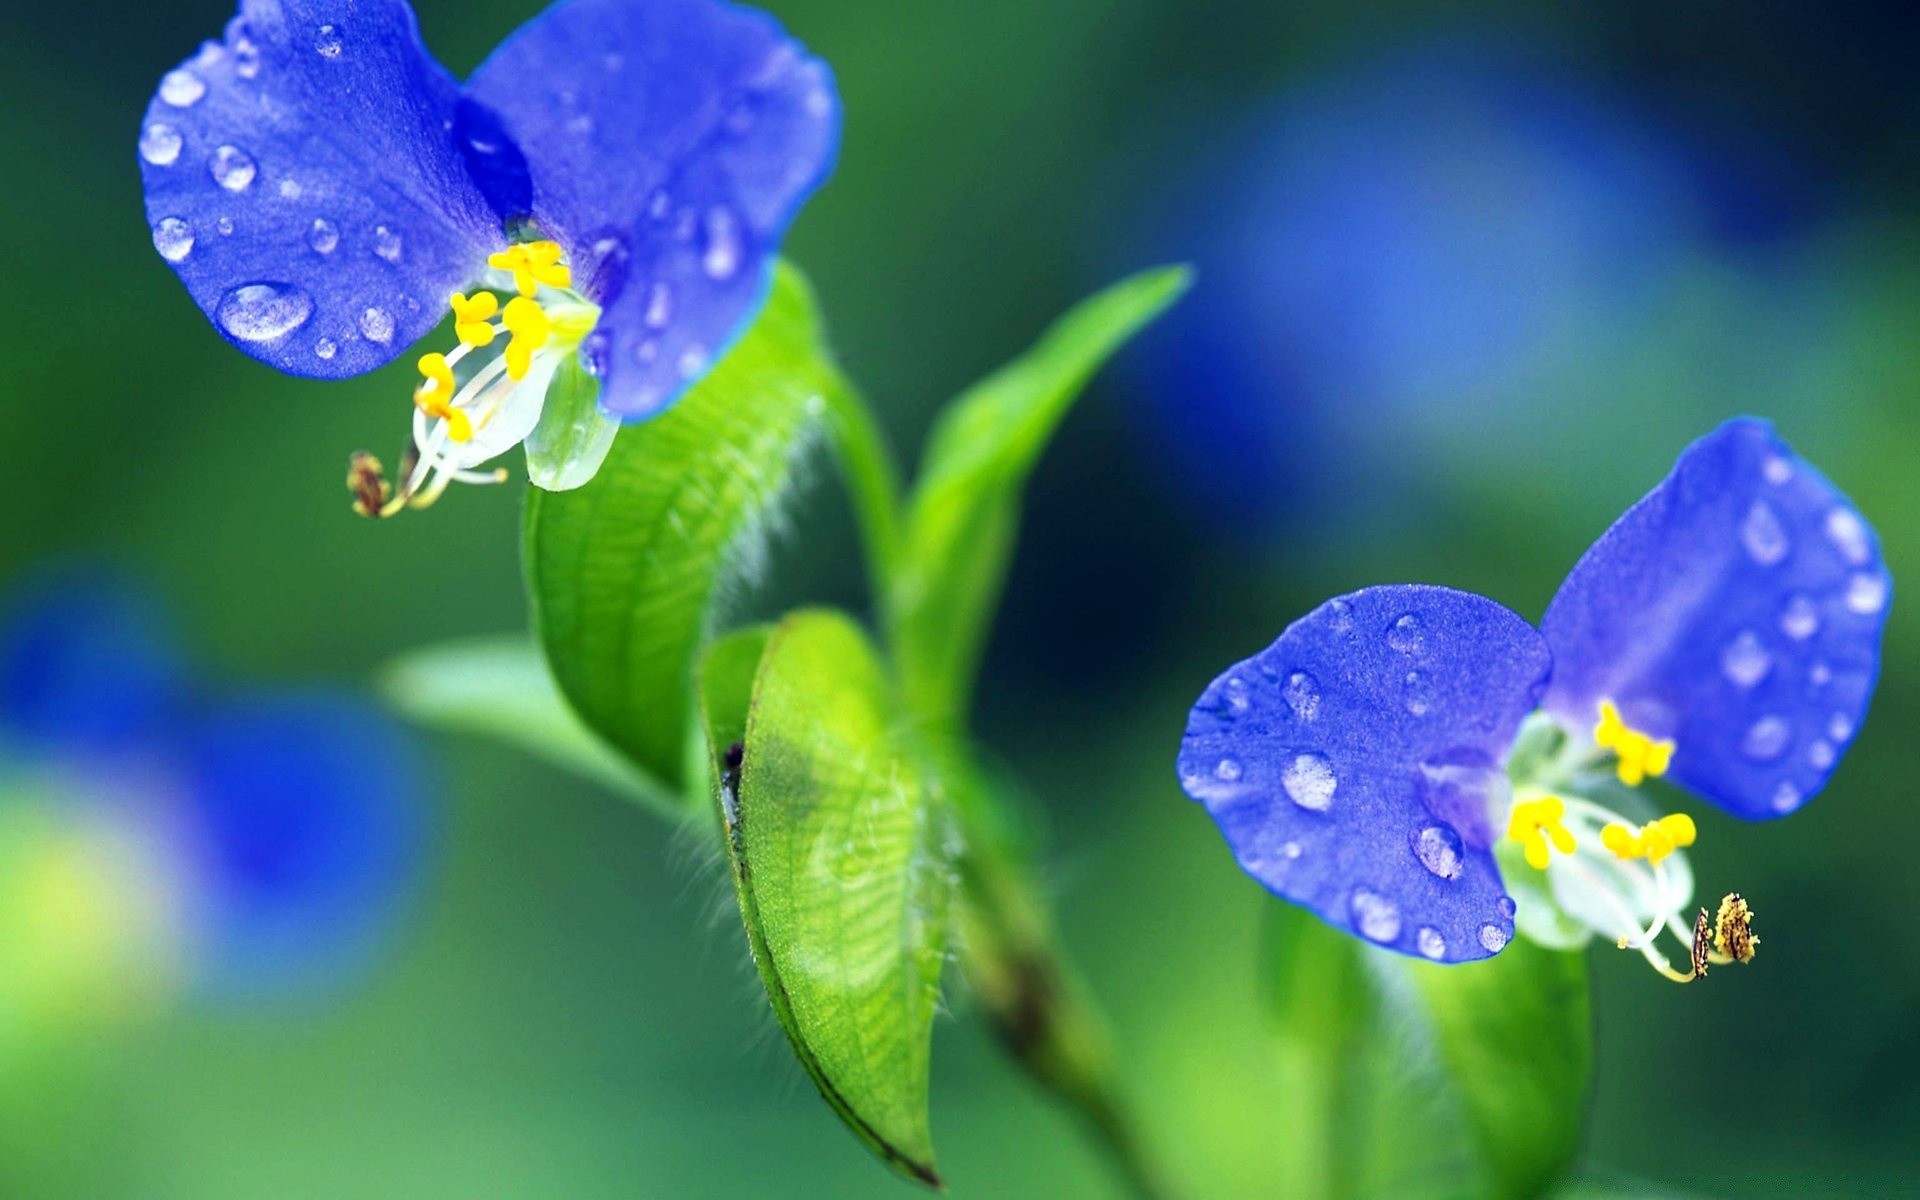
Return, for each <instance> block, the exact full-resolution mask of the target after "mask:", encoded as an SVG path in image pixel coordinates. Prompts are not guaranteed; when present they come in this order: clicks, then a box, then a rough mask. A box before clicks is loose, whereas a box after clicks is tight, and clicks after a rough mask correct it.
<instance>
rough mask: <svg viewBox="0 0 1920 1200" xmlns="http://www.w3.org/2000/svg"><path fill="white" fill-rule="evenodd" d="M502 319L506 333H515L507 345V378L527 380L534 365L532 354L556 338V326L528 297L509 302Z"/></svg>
mask: <svg viewBox="0 0 1920 1200" xmlns="http://www.w3.org/2000/svg"><path fill="white" fill-rule="evenodd" d="M501 320H502V321H503V322H504V323H505V324H506V327H507V332H509V333H511V334H513V340H512V341H511V342H508V343H507V375H508V376H509V377H510V378H512V379H515V380H519V379H525V378H526V377H527V370H528V368H529V367H530V366H531V365H532V363H533V352H534V351H535V350H538V349H539V348H540V347H542V346H544V345H546V344H547V339H549V338H551V337H552V336H553V323H552V322H551V321H549V320H547V314H546V312H545V311H544V310H542V309H541V307H540V306H539V304H537V303H535V302H534V301H532V300H529V299H527V298H526V297H525V296H515V297H514V298H513V299H511V300H509V301H507V308H506V311H505V312H504V313H503V314H501Z"/></svg>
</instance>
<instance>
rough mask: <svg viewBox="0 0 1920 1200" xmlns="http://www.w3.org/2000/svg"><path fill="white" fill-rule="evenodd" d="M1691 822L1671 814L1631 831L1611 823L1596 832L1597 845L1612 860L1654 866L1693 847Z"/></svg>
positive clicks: (1686, 817) (1627, 827)
mask: <svg viewBox="0 0 1920 1200" xmlns="http://www.w3.org/2000/svg"><path fill="white" fill-rule="evenodd" d="M1696 832H1697V831H1696V830H1695V829H1694V825H1693V818H1692V817H1689V816H1688V815H1687V814H1685V813H1673V814H1671V815H1669V816H1664V817H1661V818H1660V819H1659V820H1657V821H1652V822H1649V823H1648V824H1646V825H1643V826H1641V827H1640V828H1639V829H1634V828H1632V827H1631V826H1628V825H1621V824H1619V823H1617V822H1616V823H1614V824H1611V825H1608V826H1607V827H1606V828H1604V829H1602V830H1601V831H1600V844H1601V845H1603V846H1605V847H1606V848H1607V849H1608V850H1611V851H1613V855H1614V857H1615V858H1620V859H1630V858H1644V859H1646V860H1647V861H1648V862H1649V863H1653V864H1656V865H1657V864H1658V863H1659V862H1660V861H1661V860H1662V859H1664V858H1666V857H1667V856H1668V855H1670V854H1672V853H1673V852H1674V851H1675V850H1678V849H1680V848H1681V847H1684V846H1691V845H1693V839H1694V837H1695V836H1696Z"/></svg>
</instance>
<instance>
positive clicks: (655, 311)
mask: <svg viewBox="0 0 1920 1200" xmlns="http://www.w3.org/2000/svg"><path fill="white" fill-rule="evenodd" d="M643 319H644V320H645V321H646V323H647V328H648V329H665V328H666V327H667V322H669V321H671V320H673V288H672V287H670V286H669V285H668V284H667V282H666V280H664V279H660V280H655V281H654V282H653V283H651V284H649V285H648V286H647V311H646V316H645V317H644V318H643Z"/></svg>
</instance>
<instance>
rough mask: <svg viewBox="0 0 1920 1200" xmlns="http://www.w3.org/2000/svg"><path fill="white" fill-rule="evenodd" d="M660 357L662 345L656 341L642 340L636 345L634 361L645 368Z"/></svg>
mask: <svg viewBox="0 0 1920 1200" xmlns="http://www.w3.org/2000/svg"><path fill="white" fill-rule="evenodd" d="M659 357H660V343H659V342H656V341H654V340H653V339H652V338H642V339H641V340H640V341H639V342H637V343H635V344H634V347H633V361H635V362H637V363H639V364H640V365H641V366H643V367H644V366H646V365H647V364H648V363H650V362H652V361H653V360H654V359H656V358H659Z"/></svg>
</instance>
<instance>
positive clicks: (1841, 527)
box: [1827, 508, 1873, 567]
mask: <svg viewBox="0 0 1920 1200" xmlns="http://www.w3.org/2000/svg"><path fill="white" fill-rule="evenodd" d="M1827 540H1828V541H1830V542H1832V543H1833V548H1834V549H1836V550H1838V551H1839V552H1840V557H1842V558H1844V559H1846V560H1847V561H1848V562H1849V563H1852V564H1853V565H1854V566H1856V567H1858V566H1862V565H1864V564H1865V563H1866V561H1867V560H1868V559H1869V558H1871V557H1873V547H1872V546H1871V545H1869V544H1868V541H1867V526H1866V523H1865V522H1864V521H1862V520H1861V519H1860V517H1859V515H1858V514H1857V513H1855V512H1853V511H1852V510H1851V509H1845V508H1836V509H1834V510H1832V511H1831V512H1829V513H1828V514H1827Z"/></svg>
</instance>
